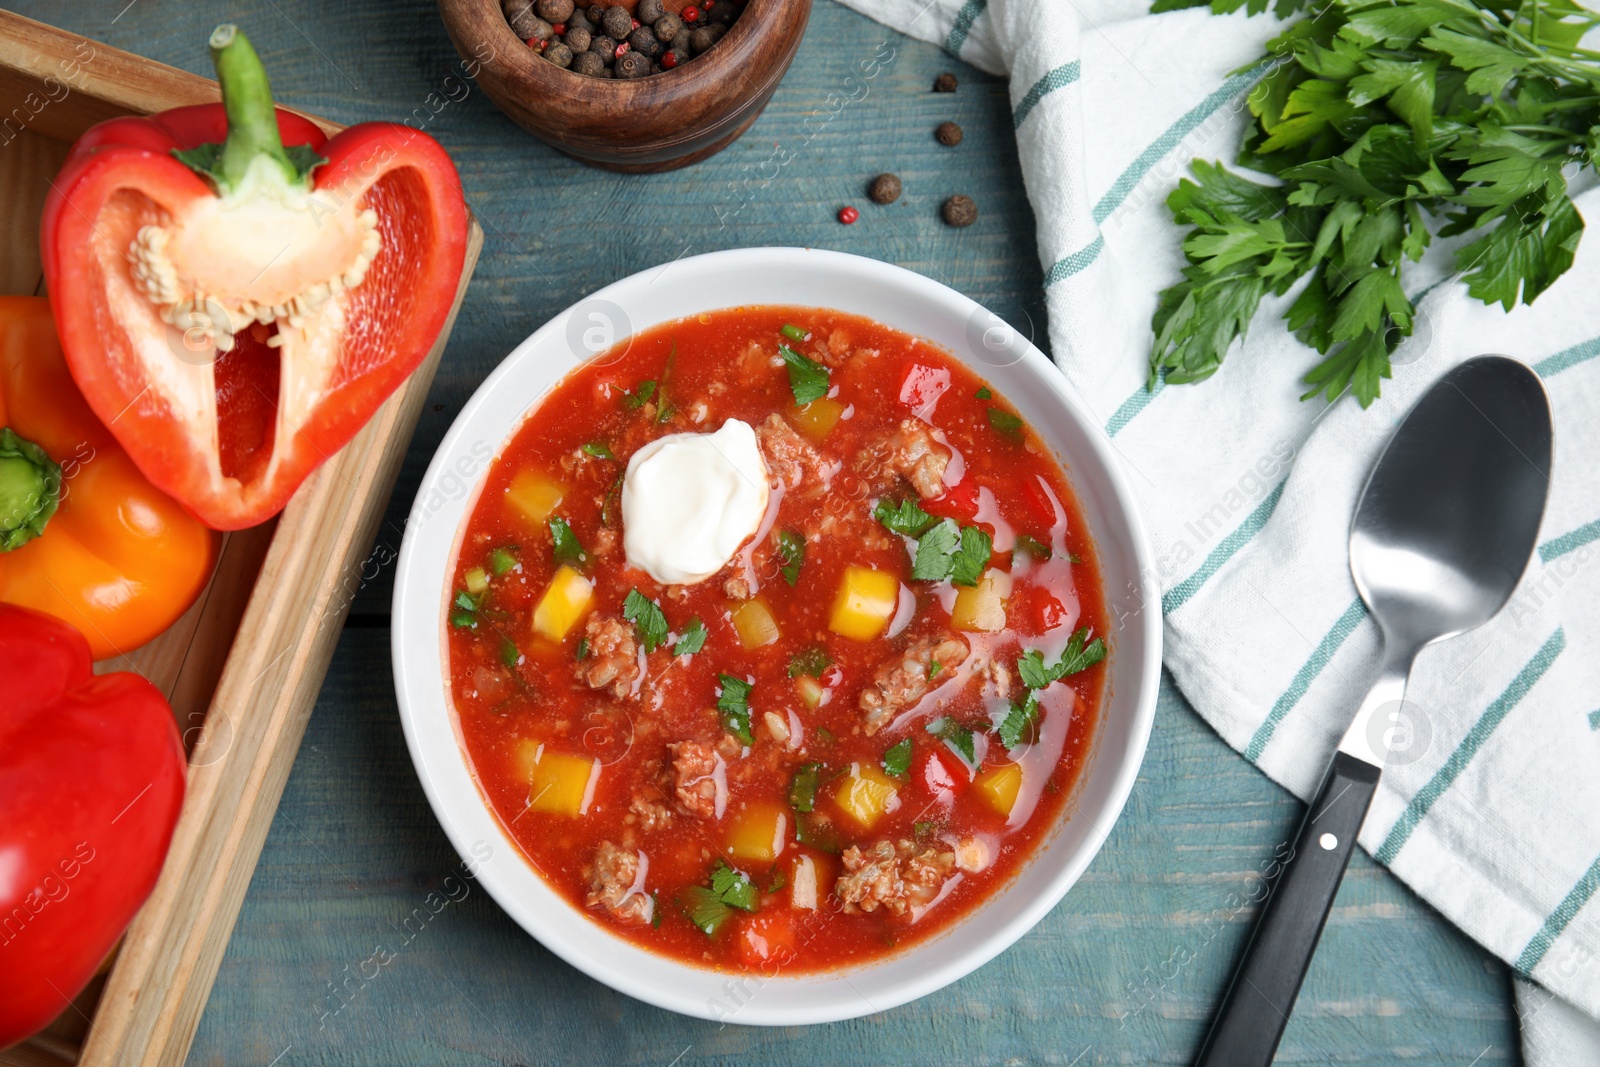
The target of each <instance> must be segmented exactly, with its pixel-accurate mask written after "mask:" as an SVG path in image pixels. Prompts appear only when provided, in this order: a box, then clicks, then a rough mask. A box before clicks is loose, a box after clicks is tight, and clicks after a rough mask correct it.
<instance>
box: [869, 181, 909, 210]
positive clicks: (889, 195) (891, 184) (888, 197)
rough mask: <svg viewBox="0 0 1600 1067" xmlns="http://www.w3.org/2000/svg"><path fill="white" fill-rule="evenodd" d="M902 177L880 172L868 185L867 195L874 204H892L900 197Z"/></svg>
mask: <svg viewBox="0 0 1600 1067" xmlns="http://www.w3.org/2000/svg"><path fill="white" fill-rule="evenodd" d="M900 191H901V186H900V178H899V176H898V175H894V174H880V175H878V176H877V177H876V178H874V179H872V184H871V185H869V186H868V187H867V196H868V197H870V198H871V200H872V202H873V203H874V204H892V203H894V202H895V201H896V200H899V199H900Z"/></svg>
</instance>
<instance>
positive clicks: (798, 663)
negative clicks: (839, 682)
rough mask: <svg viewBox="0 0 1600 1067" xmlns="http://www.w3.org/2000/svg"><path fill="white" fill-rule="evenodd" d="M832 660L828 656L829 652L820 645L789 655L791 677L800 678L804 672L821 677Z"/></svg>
mask: <svg viewBox="0 0 1600 1067" xmlns="http://www.w3.org/2000/svg"><path fill="white" fill-rule="evenodd" d="M832 662H833V660H831V659H829V658H828V653H827V652H825V651H823V649H822V648H820V647H818V646H813V647H811V648H807V649H804V650H802V651H800V652H796V653H795V654H794V655H792V656H790V657H789V677H791V678H798V677H800V676H801V675H803V674H809V675H810V676H811V677H813V678H818V679H820V678H821V677H822V672H823V671H825V670H827V669H828V664H830V663H832Z"/></svg>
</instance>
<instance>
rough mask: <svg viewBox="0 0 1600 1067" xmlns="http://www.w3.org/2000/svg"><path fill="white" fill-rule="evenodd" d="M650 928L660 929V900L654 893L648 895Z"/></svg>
mask: <svg viewBox="0 0 1600 1067" xmlns="http://www.w3.org/2000/svg"><path fill="white" fill-rule="evenodd" d="M650 928H651V929H652V930H659V929H661V900H660V898H659V897H657V896H656V895H655V893H651V894H650Z"/></svg>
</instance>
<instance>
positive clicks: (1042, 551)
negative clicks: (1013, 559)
mask: <svg viewBox="0 0 1600 1067" xmlns="http://www.w3.org/2000/svg"><path fill="white" fill-rule="evenodd" d="M1013 551H1016V552H1021V553H1023V554H1024V555H1027V556H1031V557H1032V558H1033V559H1035V560H1037V561H1039V562H1040V563H1043V562H1045V561H1046V560H1048V559H1049V558H1050V557H1051V555H1053V553H1052V552H1051V551H1050V546H1049V545H1047V544H1045V543H1044V542H1043V541H1041V540H1039V539H1038V538H1037V537H1031V536H1029V535H1028V534H1017V543H1016V546H1015V548H1014V549H1013Z"/></svg>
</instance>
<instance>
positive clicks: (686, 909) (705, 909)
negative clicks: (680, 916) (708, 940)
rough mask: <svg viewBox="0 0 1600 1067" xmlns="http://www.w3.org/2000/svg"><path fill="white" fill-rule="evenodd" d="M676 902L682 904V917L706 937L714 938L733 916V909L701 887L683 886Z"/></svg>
mask: <svg viewBox="0 0 1600 1067" xmlns="http://www.w3.org/2000/svg"><path fill="white" fill-rule="evenodd" d="M678 900H679V902H680V903H682V904H683V913H684V915H686V916H687V917H688V919H689V921H690V922H692V923H694V925H695V926H696V927H698V928H699V930H700V932H701V933H702V934H705V935H706V936H707V937H716V936H717V931H718V930H721V929H722V927H723V924H725V923H726V922H727V921H728V919H729V918H730V917H732V915H733V909H732V908H730V907H728V905H727V904H725V903H723V900H722V898H721V897H719V896H717V894H716V893H715V892H713V891H712V890H710V889H707V888H706V887H705V886H703V885H691V886H685V887H684V890H683V894H682V896H680V897H679V898H678Z"/></svg>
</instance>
